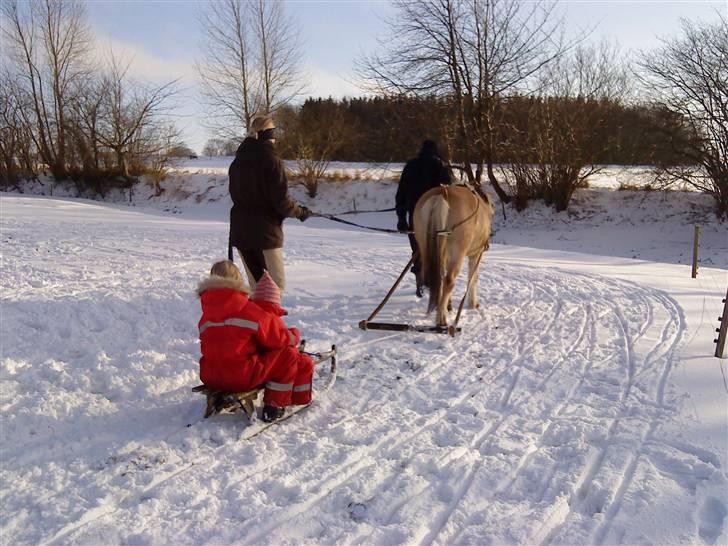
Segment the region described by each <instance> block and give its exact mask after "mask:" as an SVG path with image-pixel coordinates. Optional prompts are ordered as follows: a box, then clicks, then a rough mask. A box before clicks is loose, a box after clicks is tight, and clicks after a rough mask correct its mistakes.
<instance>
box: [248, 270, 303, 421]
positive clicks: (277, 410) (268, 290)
mask: <svg viewBox="0 0 728 546" xmlns="http://www.w3.org/2000/svg"><path fill="white" fill-rule="evenodd" d="M250 301H251V302H253V303H255V304H256V305H257V306H258V307H260V308H261V309H262V310H263V311H265V312H267V313H270V314H272V315H275V317H276V318H277V319H278V320H281V319H280V317H282V316H284V315H287V314H288V311H286V310H285V309H283V307H281V291H280V289H279V288H278V285H277V284H276V283H275V281H274V280H273V278H272V277H271V276H270V275H269V274H268V271H263V275H262V276H261V277H260V279H258V282H257V283H256V284H255V290H254V291H253V293H252V294H251V295H250ZM288 333H289V336H290V338H291V345H292V346H294V347H296V346H298V344H299V343H300V342H301V333H300V332H299V331H298V328H289V329H288ZM281 364H282V365H284V366H285V368H286V369H277V370H275V372H276V375H279V376H280V375H281V374H283V375H286V376H290V378H292V381H286V382H285V384H284V383H283V382H281V385H285V386H286V387H287V388H288V389H290V390H292V394H291V402H292V403H293V404H297V405H298V404H308V403H309V402H310V401H311V395H312V392H311V383H312V380H313V368H314V364H313V360H311V357H310V356H308V355H305V354H301V353H299V354H298V358H297V360H296V361H295V362H290V363H285V364H284V363H283V362H282V363H281ZM278 368H280V367H278ZM284 412H285V409H284V408H282V407H274V406H270V405H266V406H264V407H263V418H264V419H265V420H274V419H277V418H279V417H282V416H283V414H284Z"/></svg>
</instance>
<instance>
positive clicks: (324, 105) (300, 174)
mask: <svg viewBox="0 0 728 546" xmlns="http://www.w3.org/2000/svg"><path fill="white" fill-rule="evenodd" d="M307 104H308V106H309V107H308V108H303V109H302V110H300V111H299V112H298V116H297V117H296V121H295V123H293V124H291V123H289V124H288V125H287V128H286V133H285V139H286V142H287V143H288V144H287V146H288V148H289V149H291V150H292V152H293V154H295V157H296V163H297V167H298V169H297V178H300V179H301V183H302V184H303V186H304V187H305V188H306V193H307V194H308V195H309V197H316V194H317V193H318V184H319V180H321V178H323V176H324V174H325V173H326V169H327V168H328V166H329V163H330V162H331V159H332V157H333V155H334V153H335V152H336V150H337V149H338V148H340V146H341V144H342V142H343V140H344V136H345V135H346V133H347V131H348V129H349V127H350V126H349V124H347V120H346V119H345V116H344V113H343V112H342V111H341V110H340V109H339V108H338V107H337V105H336V103H334V101H333V100H331V99H326V100H324V99H317V100H311V101H309V102H308V103H307Z"/></svg>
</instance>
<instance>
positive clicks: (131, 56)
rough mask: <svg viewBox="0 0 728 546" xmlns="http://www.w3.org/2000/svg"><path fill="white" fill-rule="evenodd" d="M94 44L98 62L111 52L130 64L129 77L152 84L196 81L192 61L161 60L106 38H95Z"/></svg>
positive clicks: (131, 46) (136, 47) (106, 58)
mask: <svg viewBox="0 0 728 546" xmlns="http://www.w3.org/2000/svg"><path fill="white" fill-rule="evenodd" d="M94 42H95V47H94V54H95V56H96V58H97V59H98V60H100V61H107V60H108V59H109V58H110V57H111V52H113V54H114V55H115V56H116V57H117V58H120V59H122V60H123V62H125V63H126V62H129V63H130V65H129V75H130V76H132V77H135V78H139V79H143V80H148V81H154V82H162V81H170V80H176V79H180V80H181V81H183V82H185V83H194V82H195V80H196V73H195V69H194V66H193V60H192V59H163V58H161V57H158V56H156V55H155V54H154V53H152V52H150V51H148V50H147V49H145V48H144V47H143V46H141V45H138V44H132V43H128V42H122V41H120V40H115V39H112V38H108V37H106V38H102V37H99V36H97V37H96V38H95V40H94Z"/></svg>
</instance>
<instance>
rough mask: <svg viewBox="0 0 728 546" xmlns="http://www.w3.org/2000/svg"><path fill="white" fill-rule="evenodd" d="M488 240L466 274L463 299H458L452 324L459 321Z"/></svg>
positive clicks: (455, 324)
mask: <svg viewBox="0 0 728 546" xmlns="http://www.w3.org/2000/svg"><path fill="white" fill-rule="evenodd" d="M489 242H490V241H486V242H485V244H484V245H483V248H481V249H480V254H478V260H477V261H476V262H475V267H474V268H473V270H472V271H471V272H470V275H469V276H468V284H467V286H466V287H465V294H464V295H463V299H461V300H460V305H459V306H458V312H457V315H455V322H454V323H453V326H455V327H457V325H458V322H460V315H461V313H462V312H463V305H464V304H465V298H467V297H468V292H470V291H471V290H472V289H473V279H474V278H475V275H477V274H478V268H479V267H480V260H481V259H482V258H483V254H484V253H485V249H486V248H488V243H489Z"/></svg>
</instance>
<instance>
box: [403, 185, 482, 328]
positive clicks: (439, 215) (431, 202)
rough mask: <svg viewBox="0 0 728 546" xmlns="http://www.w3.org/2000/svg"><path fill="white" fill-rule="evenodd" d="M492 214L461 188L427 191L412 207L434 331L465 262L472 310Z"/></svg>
mask: <svg viewBox="0 0 728 546" xmlns="http://www.w3.org/2000/svg"><path fill="white" fill-rule="evenodd" d="M494 210H495V209H494V208H493V205H492V203H491V202H490V201H489V200H488V197H487V196H486V195H485V193H483V192H478V193H476V192H475V191H474V190H472V189H470V188H469V187H467V186H440V187H439V188H433V189H431V190H429V191H428V192H427V193H425V194H424V195H423V196H422V197H420V200H419V201H417V205H416V206H415V212H414V218H413V224H414V231H415V238H416V239H417V245H418V246H419V249H420V258H421V260H422V272H423V276H424V279H423V280H424V284H425V286H426V287H427V288H428V289H429V291H430V301H429V304H428V307H427V312H428V313H429V312H430V311H432V310H433V309H435V308H437V325H438V326H447V311H448V310H449V309H450V307H451V300H452V291H453V289H454V288H455V279H456V278H457V276H458V273H460V269H461V268H462V266H463V260H464V259H465V257H466V256H467V257H468V268H469V271H470V275H469V277H468V278H469V279H472V281H471V283H472V284H471V286H470V287H469V289H468V306H469V307H471V308H475V307H477V306H478V295H477V284H478V272H477V268H478V265H479V263H480V258H481V256H482V254H483V252H484V251H485V249H487V247H488V241H489V240H490V232H491V219H492V218H493V212H494Z"/></svg>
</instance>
